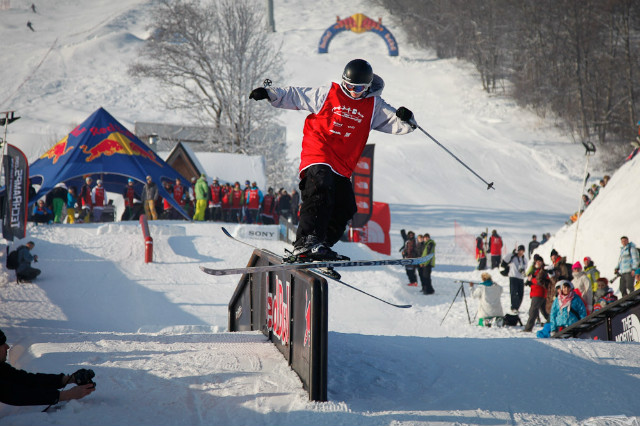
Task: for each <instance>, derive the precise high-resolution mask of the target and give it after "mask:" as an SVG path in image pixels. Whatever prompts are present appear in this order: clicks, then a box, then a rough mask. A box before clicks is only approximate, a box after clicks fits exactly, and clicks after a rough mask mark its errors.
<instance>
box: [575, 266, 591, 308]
mask: <svg viewBox="0 0 640 426" xmlns="http://www.w3.org/2000/svg"><path fill="white" fill-rule="evenodd" d="M572 270H573V281H572V284H573V287H574V289H575V292H576V293H577V294H578V295H579V296H580V297H581V298H582V301H583V302H584V305H585V307H586V308H587V315H589V314H591V311H592V308H593V290H592V288H591V282H590V281H589V278H588V277H587V274H585V273H584V271H583V270H582V265H581V264H580V262H576V263H574V264H573V267H572Z"/></svg>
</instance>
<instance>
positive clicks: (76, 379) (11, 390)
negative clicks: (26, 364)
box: [0, 330, 95, 405]
mask: <svg viewBox="0 0 640 426" xmlns="http://www.w3.org/2000/svg"><path fill="white" fill-rule="evenodd" d="M8 352H9V345H8V344H7V337H6V336H5V335H4V333H3V332H2V330H0V402H2V403H4V404H9V405H53V404H57V403H58V402H60V401H69V400H71V399H80V398H84V397H85V396H87V395H89V394H90V393H91V392H93V391H94V390H95V383H93V382H92V381H91V378H93V377H94V373H93V371H92V370H85V369H81V370H78V371H76V372H75V373H73V374H72V375H70V376H69V375H65V374H42V373H27V372H26V371H24V370H18V369H16V368H13V367H12V366H11V365H9V364H8V363H7V353H8ZM69 383H76V384H78V386H75V387H73V388H71V389H69V390H63V391H59V390H58V389H62V388H64V387H65V386H66V385H68V384H69Z"/></svg>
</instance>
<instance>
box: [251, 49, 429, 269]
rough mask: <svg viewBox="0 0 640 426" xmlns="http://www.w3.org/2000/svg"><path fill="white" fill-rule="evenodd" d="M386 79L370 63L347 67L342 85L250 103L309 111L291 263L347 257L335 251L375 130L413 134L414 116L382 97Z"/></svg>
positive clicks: (261, 93) (264, 95) (264, 91)
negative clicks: (356, 175)
mask: <svg viewBox="0 0 640 426" xmlns="http://www.w3.org/2000/svg"><path fill="white" fill-rule="evenodd" d="M383 88H384V81H383V80H382V78H380V77H379V76H377V75H376V74H374V73H373V68H372V67H371V65H370V64H369V62H367V61H365V60H364V59H354V60H352V61H350V62H349V63H347V65H346V66H345V68H344V71H343V72H342V79H341V82H340V83H332V84H331V85H330V86H329V87H321V88H311V87H278V88H275V87H267V88H264V87H259V88H256V89H254V90H252V91H251V94H250V95H249V98H250V99H254V100H256V101H258V100H261V99H267V100H269V102H271V105H272V106H274V107H276V108H285V109H293V110H306V111H309V112H310V113H311V114H309V115H308V116H307V118H306V120H305V124H304V128H303V138H302V153H301V155H300V168H299V170H300V172H299V177H300V184H299V188H300V192H301V195H302V207H301V211H300V223H299V225H298V230H297V234H296V241H295V242H294V244H293V246H294V249H293V252H292V253H291V254H290V255H289V256H287V259H286V260H287V261H293V262H296V261H313V260H335V259H346V257H345V256H339V255H338V254H337V253H336V252H335V251H333V250H332V249H331V247H332V246H333V245H334V244H335V243H336V242H338V240H339V239H340V237H341V236H342V234H343V233H344V230H345V227H346V225H347V222H348V221H349V220H350V219H351V218H352V217H353V215H354V214H355V213H356V211H357V206H356V202H355V195H354V193H353V187H352V184H351V180H350V178H351V174H352V173H353V170H354V168H355V166H356V164H357V162H358V159H359V158H360V155H361V154H362V151H363V150H364V147H365V145H366V143H367V139H368V138H369V133H370V131H371V130H378V131H381V132H385V133H391V134H397V135H401V134H407V133H410V132H412V131H413V130H414V129H415V128H416V126H417V125H416V123H415V120H414V119H413V113H412V112H411V111H409V110H408V109H407V108H405V107H400V108H398V110H396V109H395V108H393V107H392V106H391V105H389V104H387V103H386V102H385V101H384V100H383V99H382V98H381V97H380V95H381V93H382V90H383Z"/></svg>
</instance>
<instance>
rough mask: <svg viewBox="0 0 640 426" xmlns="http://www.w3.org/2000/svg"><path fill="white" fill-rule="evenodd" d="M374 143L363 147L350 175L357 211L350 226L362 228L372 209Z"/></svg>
mask: <svg viewBox="0 0 640 426" xmlns="http://www.w3.org/2000/svg"><path fill="white" fill-rule="evenodd" d="M374 148H375V145H373V144H369V145H366V146H365V147H364V151H362V155H361V156H360V159H359V160H358V163H357V165H356V168H355V170H354V171H353V174H352V175H351V182H352V184H353V192H354V194H355V196H356V205H357V206H358V211H357V212H356V214H355V215H353V219H351V227H353V228H362V227H363V226H364V225H365V224H366V223H367V221H369V218H370V217H371V212H372V211H373V153H374Z"/></svg>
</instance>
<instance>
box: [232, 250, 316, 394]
mask: <svg viewBox="0 0 640 426" xmlns="http://www.w3.org/2000/svg"><path fill="white" fill-rule="evenodd" d="M279 263H281V261H280V258H279V257H278V256H276V255H275V254H273V253H271V252H269V251H267V250H258V249H256V250H254V251H253V254H252V255H251V259H250V260H249V263H248V265H247V266H262V265H269V264H279ZM327 306H328V293H327V281H326V280H325V279H324V278H322V277H320V276H319V275H317V274H314V273H312V272H310V271H303V270H297V271H296V270H292V271H280V272H277V273H276V272H265V273H256V274H245V275H243V276H242V277H241V278H240V282H239V283H238V286H237V287H236V290H235V292H234V293H233V296H232V297H231V301H230V302H229V331H253V330H260V331H261V332H262V333H264V335H265V336H267V337H268V338H269V340H270V341H271V342H272V343H273V344H274V345H275V346H276V347H277V348H278V350H279V351H280V352H281V353H282V355H284V358H285V359H286V360H287V362H288V363H289V365H290V366H291V368H292V369H293V371H295V372H296V373H297V374H298V376H299V377H300V380H301V381H302V383H303V386H304V388H305V389H306V390H307V392H308V393H309V399H310V400H312V401H326V400H327V341H328V320H327V315H328V308H327Z"/></svg>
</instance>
